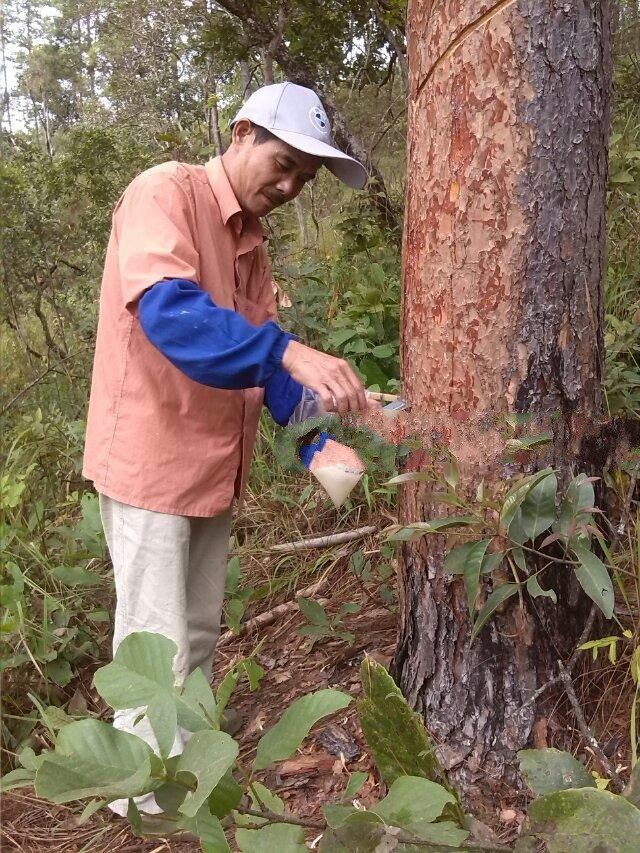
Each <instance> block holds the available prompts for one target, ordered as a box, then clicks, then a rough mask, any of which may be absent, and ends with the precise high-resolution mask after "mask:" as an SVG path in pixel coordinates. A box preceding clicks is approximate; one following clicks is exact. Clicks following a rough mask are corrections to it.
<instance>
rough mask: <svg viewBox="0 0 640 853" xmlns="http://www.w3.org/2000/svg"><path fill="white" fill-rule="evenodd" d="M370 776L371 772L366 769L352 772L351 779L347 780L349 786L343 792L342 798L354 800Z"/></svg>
mask: <svg viewBox="0 0 640 853" xmlns="http://www.w3.org/2000/svg"><path fill="white" fill-rule="evenodd" d="M368 778H369V774H368V773H366V772H365V771H360V770H359V771H356V772H355V773H351V775H350V776H349V781H348V782H347V787H346V788H345V789H344V791H343V792H342V798H343V799H344V800H352V799H353V798H354V797H355V795H356V794H357V793H358V791H359V790H360V788H362V786H363V785H364V783H365V782H366V781H367V779H368Z"/></svg>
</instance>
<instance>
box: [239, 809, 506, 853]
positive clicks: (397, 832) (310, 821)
mask: <svg viewBox="0 0 640 853" xmlns="http://www.w3.org/2000/svg"><path fill="white" fill-rule="evenodd" d="M238 813H239V814H243V815H250V816H251V817H259V818H262V819H263V820H264V821H265V822H266V823H288V824H292V825H293V826H302V827H305V828H306V829H319V830H321V831H323V832H324V831H325V830H326V828H327V823H326V821H324V820H321V819H318V818H313V817H298V816H297V815H292V814H280V813H279V812H274V811H273V809H270V808H268V807H266V806H265V807H264V808H263V809H262V810H260V811H259V810H258V809H240V810H238ZM378 828H379V831H380V835H381V840H382V837H383V836H388V837H391V838H393V839H394V840H397V841H398V842H399V843H401V844H411V845H413V846H415V847H416V848H417V849H418V850H421V851H424V853H442V849H443V848H442V844H433V843H431V842H430V841H425V839H424V838H421V837H420V836H419V835H414V834H413V833H411V832H405V830H403V829H399V828H398V827H392V826H389V827H386V826H384V824H380V825H379V827H378ZM394 846H395V845H394ZM464 847H465V849H466V850H473V851H476V853H502V851H504V853H511V851H512V850H513V848H512V847H511V845H509V844H500V843H492V844H491V846H490V847H489V846H487V845H486V844H484V843H482V842H478V841H473V840H472V841H465V842H464ZM376 849H382V845H380V846H379V847H378V848H376ZM385 849H389V850H391V849H393V848H392V847H389V848H387V847H386V845H385Z"/></svg>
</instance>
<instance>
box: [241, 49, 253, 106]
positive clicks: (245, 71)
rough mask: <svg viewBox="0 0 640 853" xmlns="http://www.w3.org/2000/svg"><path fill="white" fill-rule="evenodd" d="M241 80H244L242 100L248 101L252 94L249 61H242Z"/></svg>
mask: <svg viewBox="0 0 640 853" xmlns="http://www.w3.org/2000/svg"><path fill="white" fill-rule="evenodd" d="M240 78H241V80H242V100H243V101H244V100H246V99H247V98H248V97H249V95H250V94H251V91H252V90H251V69H250V68H249V60H248V59H241V60H240Z"/></svg>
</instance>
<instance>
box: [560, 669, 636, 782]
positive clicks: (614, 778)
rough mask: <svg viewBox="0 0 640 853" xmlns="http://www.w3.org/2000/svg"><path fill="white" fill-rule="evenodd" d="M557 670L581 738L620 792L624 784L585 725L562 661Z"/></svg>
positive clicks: (569, 677)
mask: <svg viewBox="0 0 640 853" xmlns="http://www.w3.org/2000/svg"><path fill="white" fill-rule="evenodd" d="M558 668H559V669H560V680H561V681H562V683H563V685H564V689H565V691H566V693H567V696H568V697H569V702H571V707H572V708H573V713H574V714H575V716H576V720H577V723H578V728H579V729H580V732H581V734H582V736H583V737H584V739H585V740H586V741H587V743H588V744H589V747H590V748H591V751H592V752H593V754H594V755H595V757H596V758H597V759H598V761H599V762H600V764H601V765H602V768H603V770H604V771H605V773H606V774H607V775H608V776H609V778H610V779H611V780H612V782H613V783H614V784H615V786H616V787H617V789H618V791H622V789H623V788H624V782H623V781H622V779H621V778H620V775H619V774H618V772H617V771H616V769H615V767H614V766H613V764H612V763H611V762H610V761H609V759H608V758H607V756H606V755H605V754H604V751H603V749H602V747H601V746H600V744H599V743H598V741H597V740H596V738H595V735H594V734H593V732H592V731H591V729H590V728H589V726H588V725H587V721H586V719H585V716H584V712H583V710H582V708H581V706H580V702H579V701H578V697H577V696H576V691H575V689H574V687H573V681H572V680H571V676H570V675H569V673H568V671H567V670H566V669H565V667H564V666H563V664H562V661H558Z"/></svg>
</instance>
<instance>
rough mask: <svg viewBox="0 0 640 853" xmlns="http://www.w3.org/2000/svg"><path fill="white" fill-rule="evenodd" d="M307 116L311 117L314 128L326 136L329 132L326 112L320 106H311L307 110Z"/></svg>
mask: <svg viewBox="0 0 640 853" xmlns="http://www.w3.org/2000/svg"><path fill="white" fill-rule="evenodd" d="M309 118H310V119H311V124H312V125H313V126H314V127H315V129H316V130H319V131H320V133H322V134H324V135H325V136H327V135H328V134H329V132H330V127H329V119H328V118H327V114H326V113H325V111H324V110H323V109H321V108H320V107H311V109H310V110H309Z"/></svg>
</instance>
